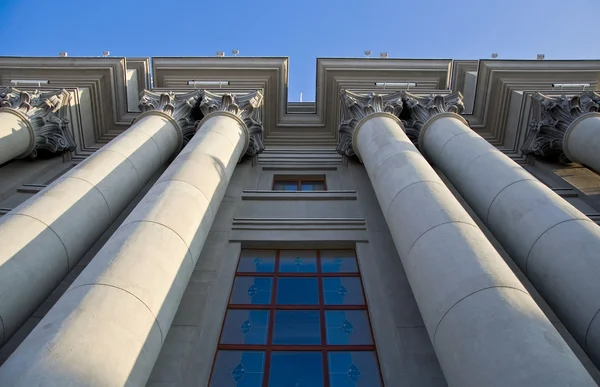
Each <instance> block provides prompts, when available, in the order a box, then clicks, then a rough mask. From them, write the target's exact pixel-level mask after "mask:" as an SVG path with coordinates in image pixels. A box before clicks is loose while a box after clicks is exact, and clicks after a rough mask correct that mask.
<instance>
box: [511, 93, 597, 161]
mask: <svg viewBox="0 0 600 387" xmlns="http://www.w3.org/2000/svg"><path fill="white" fill-rule="evenodd" d="M532 99H533V104H532V106H533V107H532V109H533V114H532V118H531V120H530V121H529V125H528V128H527V137H526V138H525V142H524V144H523V147H522V148H521V151H522V152H523V153H524V154H532V155H534V156H538V157H548V158H556V157H559V158H561V159H563V161H566V160H564V159H565V158H566V157H565V155H564V146H563V145H564V144H563V142H564V137H565V133H566V132H567V129H568V128H569V126H571V124H572V123H573V122H574V121H575V120H576V119H577V118H579V117H581V116H583V115H585V114H588V113H594V112H597V111H599V110H600V94H598V93H595V92H593V91H588V92H584V93H582V94H579V95H570V96H567V95H562V96H548V95H544V94H541V93H536V94H535V95H533V97H532Z"/></svg>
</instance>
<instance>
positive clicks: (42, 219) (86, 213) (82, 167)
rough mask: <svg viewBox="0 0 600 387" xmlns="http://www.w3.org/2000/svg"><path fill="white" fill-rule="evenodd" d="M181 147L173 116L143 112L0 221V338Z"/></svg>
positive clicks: (8, 333)
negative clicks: (111, 139) (117, 134)
mask: <svg viewBox="0 0 600 387" xmlns="http://www.w3.org/2000/svg"><path fill="white" fill-rule="evenodd" d="M180 145H181V132H180V130H179V128H178V127H177V124H176V122H175V121H174V120H173V119H172V118H171V117H169V116H168V115H166V114H165V113H162V112H156V111H153V112H148V113H144V114H142V115H141V116H140V118H139V119H138V121H137V122H136V123H135V124H134V125H133V126H132V127H131V128H130V129H129V130H127V131H125V132H124V133H122V134H121V135H120V136H118V137H117V138H116V139H114V140H113V141H111V142H110V143H109V144H107V145H105V146H104V147H102V148H101V149H100V150H98V151H97V152H96V153H94V154H93V155H92V156H90V157H89V158H88V159H87V160H85V161H84V162H82V163H81V164H79V165H78V166H77V167H75V168H73V169H72V170H71V171H70V172H68V173H67V174H65V175H64V176H62V177H61V178H59V179H58V180H56V181H55V182H53V183H52V184H50V185H49V186H48V187H46V188H45V189H44V190H42V191H41V192H40V193H38V194H37V195H35V196H34V197H32V198H31V199H29V200H27V201H26V202H24V203H23V204H21V205H20V206H18V207H17V208H15V209H14V210H12V211H11V212H9V213H8V214H7V215H5V216H3V217H2V219H0V343H4V342H5V341H6V340H7V339H8V338H9V337H10V336H11V335H12V334H13V333H14V332H15V331H16V330H17V329H18V328H19V327H20V326H21V324H22V323H23V322H24V321H25V320H26V319H27V318H28V317H29V316H30V315H31V313H33V312H34V310H35V309H36V308H37V307H38V306H39V305H40V304H41V303H42V302H43V301H44V299H45V298H46V297H47V296H48V295H49V294H50V293H51V292H52V291H53V290H54V289H55V287H56V286H57V285H58V284H59V283H60V281H62V279H63V278H64V277H65V276H66V275H67V274H68V273H69V271H70V270H71V269H72V268H73V267H74V266H75V265H76V264H77V262H78V261H79V260H80V259H81V257H83V255H84V254H85V253H86V252H87V251H88V250H89V248H90V247H91V246H92V245H93V244H94V242H96V240H97V239H98V238H99V237H100V235H101V234H102V233H103V232H104V231H105V230H106V229H107V228H108V226H109V225H110V224H111V223H112V222H113V221H114V220H115V218H116V217H117V216H118V215H119V214H120V213H121V211H122V210H123V209H124V208H125V206H126V205H127V204H128V203H129V202H130V201H131V199H133V197H134V196H135V195H136V194H137V193H138V192H139V191H140V189H141V188H142V187H143V186H144V185H145V184H146V183H147V182H148V180H149V179H150V177H151V176H152V175H153V174H154V173H155V172H156V171H157V170H158V168H159V167H160V166H161V165H162V164H164V163H165V162H166V161H167V160H168V158H169V157H171V156H172V155H173V154H174V153H175V152H176V150H177V149H179V147H180Z"/></svg>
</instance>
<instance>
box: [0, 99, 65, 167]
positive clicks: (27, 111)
mask: <svg viewBox="0 0 600 387" xmlns="http://www.w3.org/2000/svg"><path fill="white" fill-rule="evenodd" d="M69 98H70V94H69V92H67V91H66V90H64V89H62V90H57V91H52V92H39V91H38V90H35V91H32V92H29V91H23V90H18V89H15V88H14V87H8V88H5V89H2V90H0V107H3V108H10V109H14V110H16V111H18V112H19V113H21V114H23V115H25V116H26V117H27V118H28V120H29V123H30V125H31V127H32V129H33V132H34V134H35V140H34V146H33V149H32V150H31V152H30V153H29V154H28V155H27V157H30V158H35V157H37V155H38V152H39V151H40V150H42V151H46V152H50V153H62V152H65V151H71V152H72V151H74V150H75V148H76V144H75V140H74V139H73V136H72V134H71V131H70V130H69V121H68V119H67V118H66V117H62V116H60V114H59V111H60V109H61V108H62V107H63V106H65V105H66V104H67V103H68V101H69Z"/></svg>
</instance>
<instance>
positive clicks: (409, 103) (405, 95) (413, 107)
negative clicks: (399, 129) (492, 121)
mask: <svg viewBox="0 0 600 387" xmlns="http://www.w3.org/2000/svg"><path fill="white" fill-rule="evenodd" d="M402 100H403V101H404V104H405V105H406V107H407V108H408V113H409V116H410V118H408V119H407V120H405V130H406V135H407V136H408V138H410V139H411V141H412V142H413V143H414V144H415V145H416V144H417V143H418V138H419V133H420V132H421V129H423V126H424V125H425V123H426V122H427V121H429V120H430V119H431V118H433V117H435V116H437V115H438V114H442V113H455V114H461V113H462V112H463V110H464V108H465V106H464V104H463V96H462V94H461V93H460V92H456V93H452V94H448V95H441V94H430V95H425V96H421V95H416V94H411V93H409V92H406V91H403V92H402Z"/></svg>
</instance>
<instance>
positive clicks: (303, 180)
mask: <svg viewBox="0 0 600 387" xmlns="http://www.w3.org/2000/svg"><path fill="white" fill-rule="evenodd" d="M280 183H296V190H297V191H302V184H309V183H320V184H323V191H327V182H326V181H325V177H324V176H306V177H275V178H274V179H273V187H272V189H273V190H275V186H276V185H277V184H280Z"/></svg>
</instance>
